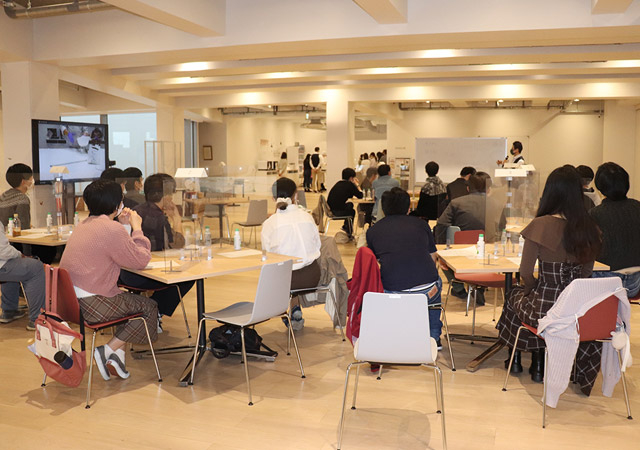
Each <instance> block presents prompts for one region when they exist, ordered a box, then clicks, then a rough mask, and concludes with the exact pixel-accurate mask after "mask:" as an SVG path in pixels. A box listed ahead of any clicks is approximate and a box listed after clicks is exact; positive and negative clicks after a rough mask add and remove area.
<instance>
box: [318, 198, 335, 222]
mask: <svg viewBox="0 0 640 450" xmlns="http://www.w3.org/2000/svg"><path fill="white" fill-rule="evenodd" d="M319 202H320V206H322V211H323V212H324V215H325V216H327V217H333V213H332V212H331V208H329V203H327V199H326V198H324V195H320V200H319Z"/></svg>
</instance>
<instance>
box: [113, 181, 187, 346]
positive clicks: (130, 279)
mask: <svg viewBox="0 0 640 450" xmlns="http://www.w3.org/2000/svg"><path fill="white" fill-rule="evenodd" d="M175 188H176V183H175V180H174V179H173V177H172V176H171V175H167V174H164V173H157V174H155V175H151V176H150V177H149V178H147V179H146V180H145V182H144V195H145V198H146V202H145V203H142V204H141V205H138V206H136V207H135V208H134V209H133V210H134V211H135V212H136V213H138V215H140V217H141V218H142V232H143V233H144V235H145V236H146V237H147V239H149V241H150V243H151V251H152V252H155V251H161V250H164V249H165V248H182V247H183V246H184V237H183V236H182V221H181V220H178V219H177V218H174V220H173V222H172V223H174V224H177V226H178V229H177V230H176V229H174V228H173V227H172V226H171V225H170V223H169V219H168V217H167V216H166V215H165V213H164V212H163V211H164V210H171V205H173V207H174V208H175V205H174V204H173V200H172V196H173V192H174V191H175ZM175 214H178V212H177V209H175ZM178 216H179V215H178ZM194 283H195V281H183V282H181V283H174V284H165V283H161V282H160V281H156V280H152V279H150V278H147V277H143V276H141V275H137V274H135V273H131V272H129V271H127V270H122V271H120V278H119V279H118V284H120V285H124V286H127V287H129V288H134V289H136V290H137V289H139V290H140V291H145V290H152V291H154V292H153V294H152V295H151V297H149V298H151V299H152V300H154V301H155V302H156V303H158V313H159V316H158V325H159V326H158V332H159V333H161V332H162V324H161V320H162V316H172V315H173V313H174V311H175V310H176V308H177V307H178V305H179V304H180V297H181V296H182V297H184V296H185V295H186V294H187V292H189V290H190V289H191V288H192V287H193V285H194ZM177 289H178V290H180V294H178V291H177Z"/></svg>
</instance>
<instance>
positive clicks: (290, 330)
mask: <svg viewBox="0 0 640 450" xmlns="http://www.w3.org/2000/svg"><path fill="white" fill-rule="evenodd" d="M288 323H289V326H288V328H289V334H290V335H291V339H293V348H295V350H296V356H297V357H298V365H299V366H300V373H301V374H302V376H301V378H307V376H306V375H305V374H304V368H303V367H302V359H300V352H299V351H298V343H297V342H296V335H295V334H293V328H291V320H289V322H288Z"/></svg>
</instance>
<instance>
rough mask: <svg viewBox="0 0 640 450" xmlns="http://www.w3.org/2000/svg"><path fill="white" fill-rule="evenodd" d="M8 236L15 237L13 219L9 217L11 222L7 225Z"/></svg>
mask: <svg viewBox="0 0 640 450" xmlns="http://www.w3.org/2000/svg"><path fill="white" fill-rule="evenodd" d="M7 234H8V235H9V237H13V217H9V222H8V223H7Z"/></svg>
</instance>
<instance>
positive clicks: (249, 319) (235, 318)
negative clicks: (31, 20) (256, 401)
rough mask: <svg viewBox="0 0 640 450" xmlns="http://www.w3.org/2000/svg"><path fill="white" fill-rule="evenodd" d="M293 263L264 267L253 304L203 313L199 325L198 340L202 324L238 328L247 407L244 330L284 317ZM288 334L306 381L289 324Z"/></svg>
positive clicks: (194, 365)
mask: <svg viewBox="0 0 640 450" xmlns="http://www.w3.org/2000/svg"><path fill="white" fill-rule="evenodd" d="M292 267H293V262H292V261H291V260H289V261H284V262H280V263H273V264H265V265H264V266H262V270H261V271H260V279H259V280H258V288H257V289H256V296H255V301H254V302H238V303H234V304H233V305H231V306H227V307H226V308H224V309H221V310H219V311H215V312H210V313H205V314H203V316H202V319H201V320H200V323H199V325H198V334H197V336H200V333H201V330H202V323H203V322H204V321H205V320H216V321H218V322H221V323H224V324H230V325H236V326H238V327H240V337H241V338H242V361H244V374H245V378H246V380H247V391H248V393H249V406H251V405H253V400H252V397H251V383H250V381H249V365H248V364H247V351H246V349H245V343H244V329H245V328H246V327H250V326H253V325H257V324H259V323H262V322H266V321H267V320H269V319H271V318H273V317H278V316H281V317H285V316H286V314H287V309H288V308H289V288H290V287H291V268H292ZM289 334H290V335H291V338H292V339H293V346H294V348H295V349H296V355H297V356H298V365H299V366H300V372H301V374H302V378H305V374H304V369H303V368H302V360H301V359H300V352H299V351H298V344H297V343H296V337H295V336H294V335H293V330H292V329H291V324H289ZM197 349H198V348H197V346H196V350H195V352H194V357H193V367H192V368H191V379H190V380H189V384H190V385H192V384H193V375H194V373H195V370H196V361H197V356H196V355H197Z"/></svg>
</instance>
